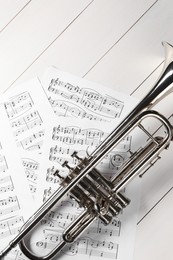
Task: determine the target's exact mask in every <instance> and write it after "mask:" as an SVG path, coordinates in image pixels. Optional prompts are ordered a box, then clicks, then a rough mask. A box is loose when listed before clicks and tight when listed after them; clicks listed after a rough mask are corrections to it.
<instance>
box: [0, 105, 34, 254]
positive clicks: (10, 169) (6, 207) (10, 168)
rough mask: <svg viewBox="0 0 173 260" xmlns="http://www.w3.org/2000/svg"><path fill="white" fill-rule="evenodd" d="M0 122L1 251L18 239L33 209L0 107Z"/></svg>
mask: <svg viewBox="0 0 173 260" xmlns="http://www.w3.org/2000/svg"><path fill="white" fill-rule="evenodd" d="M0 118H1V122H3V123H1V125H0V197H1V199H0V251H1V250H2V249H4V247H6V246H7V243H9V241H11V240H12V238H13V237H14V236H16V235H17V233H18V232H19V229H20V228H21V226H22V225H23V224H24V221H26V220H27V219H28V218H29V216H30V214H31V213H32V212H34V208H33V200H32V197H31V194H30V191H29V187H28V184H27V180H26V178H25V176H24V174H23V167H22V165H21V161H20V157H19V156H18V154H17V152H16V145H15V143H14V140H13V136H12V134H11V129H10V125H9V122H8V120H7V117H6V112H5V108H4V105H3V103H1V105H0ZM21 185H22V189H21ZM26 201H27V203H26Z"/></svg>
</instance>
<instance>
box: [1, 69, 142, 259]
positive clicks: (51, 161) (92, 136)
mask: <svg viewBox="0 0 173 260" xmlns="http://www.w3.org/2000/svg"><path fill="white" fill-rule="evenodd" d="M59 73H60V75H59ZM57 77H58V79H57ZM40 81H41V83H42V86H43V87H44V90H43V88H42V87H41V85H40V84H39V82H38V80H36V79H34V80H33V81H30V82H27V83H25V84H22V86H19V87H15V88H14V89H12V90H10V91H8V92H7V93H6V97H8V99H9V101H8V102H7V104H6V110H7V114H8V117H9V120H10V122H11V129H13V135H14V139H15V141H16V144H17V147H18V151H19V153H20V156H21V158H22V161H23V165H24V167H25V166H26V165H27V168H26V169H25V170H26V173H27V177H28V179H29V182H30V188H31V191H32V192H33V190H34V192H36V196H34V197H35V198H36V201H35V202H36V204H37V206H39V205H40V204H41V203H42V202H43V200H44V199H46V198H47V197H48V196H49V195H50V194H51V193H52V191H53V190H54V189H57V188H58V185H59V180H58V178H55V177H54V176H53V173H54V170H55V169H57V168H58V167H60V168H61V174H67V169H65V168H62V167H61V166H60V165H61V163H62V162H63V161H64V159H65V158H66V159H67V158H68V160H69V161H70V162H69V163H70V164H71V163H72V164H73V163H75V162H74V161H71V157H70V154H71V152H72V151H73V149H75V150H76V149H79V150H80V153H81V155H82V156H84V155H85V154H86V152H87V153H90V152H91V151H92V149H94V148H95V147H96V146H97V145H98V143H99V142H100V141H102V140H103V139H104V138H105V136H106V135H108V134H109V133H110V131H111V130H113V129H114V128H115V126H116V125H117V124H118V123H119V122H120V121H121V120H122V118H123V117H124V116H125V115H126V114H127V113H128V112H129V109H130V110H131V109H132V107H134V106H135V103H136V100H135V99H133V98H129V97H128V96H126V95H123V94H121V93H117V92H114V91H112V90H110V89H108V88H104V87H103V86H100V85H98V84H95V83H91V82H88V81H85V80H83V79H79V78H77V77H74V76H72V75H70V74H67V73H64V72H60V71H58V70H57V69H55V68H50V69H49V70H48V72H47V73H46V74H45V75H44V76H43V77H41V78H40ZM46 87H47V89H46ZM45 92H46V95H45ZM16 100H18V101H19V104H17V103H15V101H16ZM48 100H49V102H48ZM14 104H15V106H17V107H15V108H16V109H15V112H14V109H13V108H14ZM52 108H53V109H52ZM53 111H54V112H55V113H53ZM55 115H57V116H55ZM66 117H67V118H66ZM71 117H72V118H71ZM52 131H53V132H52ZM52 136H53V139H52ZM74 140H75V141H74ZM73 142H74V143H73ZM130 145H131V138H130V137H127V138H125V140H123V142H122V143H121V144H120V145H119V148H118V153H116V154H110V155H109V157H108V158H107V160H106V159H105V160H103V163H102V164H101V166H99V170H101V171H103V170H104V169H106V172H107V173H108V175H111V174H112V172H113V171H114V170H117V169H118V168H119V166H120V165H121V163H122V162H123V161H124V160H125V159H126V157H127V156H128V152H127V151H128V149H129V147H130ZM43 148H44V149H43ZM41 154H42V155H41ZM24 159H25V160H24ZM35 162H36V164H35ZM28 169H29V171H28ZM35 169H38V174H37V175H36V177H35ZM37 184H38V185H37ZM33 186H34V188H33ZM126 193H127V194H129V197H130V198H131V199H132V202H131V205H130V206H128V208H127V209H126V210H125V213H123V214H120V216H118V217H117V218H115V219H114V220H113V221H112V223H111V224H110V225H109V226H107V227H105V226H103V225H102V224H101V223H100V221H97V222H96V223H95V224H93V226H92V227H91V228H90V230H89V231H86V233H85V234H83V235H82V237H81V238H80V239H79V240H77V241H76V242H75V243H74V244H73V245H70V247H69V248H68V249H65V251H63V253H62V256H61V257H62V258H63V259H66V258H67V257H72V256H73V257H75V259H76V258H79V259H81V256H82V257H85V258H86V259H89V258H93V259H100V258H101V259H103V258H105V259H121V260H123V259H127V258H128V259H132V258H131V256H132V252H133V246H134V236H135V230H136V218H137V209H138V199H139V186H138V185H135V182H133V183H132V184H131V185H129V187H128V188H127V190H126ZM60 208H61V210H60V212H58V211H54V212H53V211H52V212H51V213H50V215H49V217H48V219H46V220H45V221H42V223H41V227H43V233H42V231H41V234H40V233H39V235H41V240H40V238H39V235H38V236H37V234H36V237H34V239H33V240H32V246H33V247H34V249H35V247H36V250H38V252H39V253H40V252H41V254H44V251H46V250H47V249H49V248H52V246H54V245H55V243H57V240H58V239H59V234H60V233H61V231H62V229H63V228H64V227H65V226H66V225H67V224H68V223H69V220H70V219H71V220H72V219H74V218H75V216H76V214H78V213H79V212H80V211H81V209H80V208H79V207H78V206H77V204H76V203H75V202H74V201H72V200H68V201H66V202H62V204H61V207H60ZM11 259H15V260H23V259H26V258H25V257H24V256H23V255H22V254H21V253H20V251H19V250H17V249H16V250H15V251H13V252H11V253H9V255H8V256H7V257H6V258H5V260H11ZM57 259H58V258H57Z"/></svg>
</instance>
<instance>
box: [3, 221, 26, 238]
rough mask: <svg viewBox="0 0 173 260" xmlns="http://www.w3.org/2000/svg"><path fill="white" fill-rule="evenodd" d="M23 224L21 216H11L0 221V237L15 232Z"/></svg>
mask: <svg viewBox="0 0 173 260" xmlns="http://www.w3.org/2000/svg"><path fill="white" fill-rule="evenodd" d="M23 224H24V220H23V217H22V216H17V217H12V218H10V219H7V220H5V221H1V222H0V239H2V238H4V237H8V236H11V235H14V234H17V233H18V232H19V230H20V228H21V226H22V225H23Z"/></svg>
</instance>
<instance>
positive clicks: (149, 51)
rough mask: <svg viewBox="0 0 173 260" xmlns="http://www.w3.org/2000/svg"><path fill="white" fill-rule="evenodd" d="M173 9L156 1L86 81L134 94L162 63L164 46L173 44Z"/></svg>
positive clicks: (170, 3)
mask: <svg viewBox="0 0 173 260" xmlns="http://www.w3.org/2000/svg"><path fill="white" fill-rule="evenodd" d="M172 9H173V2H172V1H157V2H156V3H155V4H154V5H153V7H152V8H151V9H150V10H149V11H148V12H147V13H146V14H145V15H144V16H143V17H142V18H141V19H140V20H139V21H138V23H136V25H135V26H134V27H133V28H131V30H129V32H128V34H126V35H125V37H123V38H122V39H121V40H120V41H119V42H118V44H116V45H115V46H114V47H113V48H112V49H110V51H109V52H108V53H107V54H106V56H104V57H103V58H102V59H101V60H100V61H99V63H98V64H96V66H95V67H94V68H93V69H92V70H91V71H90V72H89V73H88V74H87V75H86V78H87V79H90V80H93V81H97V82H101V83H102V84H107V85H109V86H112V88H114V89H116V90H120V91H123V92H125V93H128V94H130V93H132V92H133V90H135V89H136V88H137V87H138V86H139V85H140V84H141V83H142V82H143V81H144V80H145V79H146V78H147V77H148V76H149V75H150V73H151V72H152V71H154V70H155V69H156V68H157V66H158V65H159V64H161V62H163V60H164V50H163V47H162V45H161V42H162V41H163V40H165V41H168V42H170V43H171V42H172V43H173V35H172V34H171V33H170V29H169V28H171V27H172V26H173V16H172Z"/></svg>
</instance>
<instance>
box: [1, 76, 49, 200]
mask: <svg viewBox="0 0 173 260" xmlns="http://www.w3.org/2000/svg"><path fill="white" fill-rule="evenodd" d="M4 97H5V98H6V99H7V100H8V102H5V110H6V114H7V117H8V120H9V122H10V125H11V130H12V133H13V137H14V139H15V142H16V145H17V148H18V152H19V153H20V156H21V160H22V165H23V167H24V169H25V174H26V177H27V179H28V183H29V186H30V191H31V192H32V194H33V196H34V194H35V192H36V188H37V179H38V174H39V168H40V155H41V149H42V145H43V138H44V134H45V127H44V124H45V123H46V124H47V123H48V122H49V120H51V115H52V114H53V112H52V109H51V107H50V105H49V102H48V101H47V98H46V96H45V94H44V92H43V89H42V87H41V85H40V83H39V81H38V79H37V78H35V79H32V80H30V81H28V82H25V83H24V84H22V85H19V86H17V87H15V89H10V90H9V91H8V92H6V94H5V95H4Z"/></svg>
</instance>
